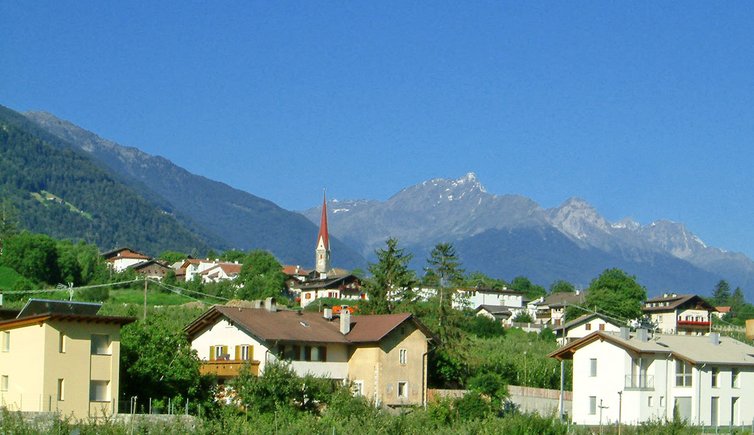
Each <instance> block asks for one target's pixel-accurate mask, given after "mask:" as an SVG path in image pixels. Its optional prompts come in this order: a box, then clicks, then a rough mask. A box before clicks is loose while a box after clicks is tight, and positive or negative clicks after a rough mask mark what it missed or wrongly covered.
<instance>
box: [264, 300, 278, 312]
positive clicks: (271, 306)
mask: <svg viewBox="0 0 754 435" xmlns="http://www.w3.org/2000/svg"><path fill="white" fill-rule="evenodd" d="M264 307H265V308H267V311H269V312H271V313H274V312H275V311H277V310H278V306H277V303H276V302H275V298H272V297H270V298H267V299H265V300H264Z"/></svg>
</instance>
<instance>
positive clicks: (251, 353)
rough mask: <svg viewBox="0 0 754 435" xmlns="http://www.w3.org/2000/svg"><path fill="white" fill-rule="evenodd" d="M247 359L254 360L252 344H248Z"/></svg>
mask: <svg viewBox="0 0 754 435" xmlns="http://www.w3.org/2000/svg"><path fill="white" fill-rule="evenodd" d="M249 361H254V346H252V345H249Z"/></svg>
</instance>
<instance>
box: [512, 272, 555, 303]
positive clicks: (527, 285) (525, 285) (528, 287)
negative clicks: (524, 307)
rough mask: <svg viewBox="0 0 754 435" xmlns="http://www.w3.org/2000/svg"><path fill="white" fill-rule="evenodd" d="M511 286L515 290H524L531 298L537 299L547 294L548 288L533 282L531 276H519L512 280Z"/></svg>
mask: <svg viewBox="0 0 754 435" xmlns="http://www.w3.org/2000/svg"><path fill="white" fill-rule="evenodd" d="M511 287H513V289H514V290H518V291H520V292H523V293H524V294H525V295H526V297H527V298H529V299H537V298H538V297H540V296H544V295H546V294H547V290H545V288H544V287H542V286H541V285H536V284H532V282H531V281H529V278H527V277H525V276H517V277H515V278H513V281H511Z"/></svg>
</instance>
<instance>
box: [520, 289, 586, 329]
mask: <svg viewBox="0 0 754 435" xmlns="http://www.w3.org/2000/svg"><path fill="white" fill-rule="evenodd" d="M585 299H586V294H585V293H584V292H582V291H579V290H576V291H575V292H558V293H552V294H550V295H548V296H546V297H542V298H540V299H538V300H535V301H532V302H531V303H530V307H531V308H532V310H533V311H534V313H535V314H534V320H535V321H536V322H537V323H540V324H543V325H546V326H549V327H557V326H561V325H562V324H563V323H565V312H566V308H567V307H568V306H569V305H576V306H581V305H583V304H584V300H585Z"/></svg>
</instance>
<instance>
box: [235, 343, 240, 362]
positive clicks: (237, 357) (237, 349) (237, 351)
mask: <svg viewBox="0 0 754 435" xmlns="http://www.w3.org/2000/svg"><path fill="white" fill-rule="evenodd" d="M240 359H241V345H240V344H237V345H236V357H235V358H234V360H235V361H238V360H240Z"/></svg>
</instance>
